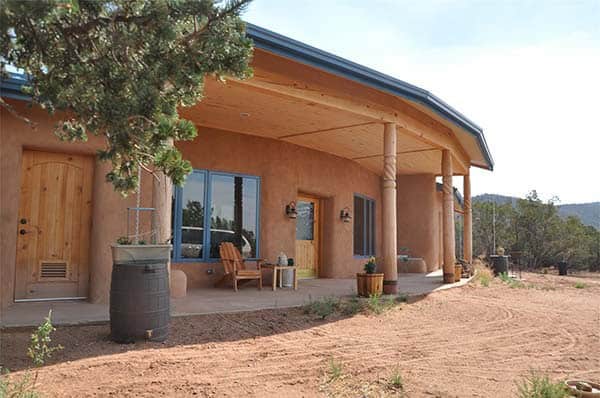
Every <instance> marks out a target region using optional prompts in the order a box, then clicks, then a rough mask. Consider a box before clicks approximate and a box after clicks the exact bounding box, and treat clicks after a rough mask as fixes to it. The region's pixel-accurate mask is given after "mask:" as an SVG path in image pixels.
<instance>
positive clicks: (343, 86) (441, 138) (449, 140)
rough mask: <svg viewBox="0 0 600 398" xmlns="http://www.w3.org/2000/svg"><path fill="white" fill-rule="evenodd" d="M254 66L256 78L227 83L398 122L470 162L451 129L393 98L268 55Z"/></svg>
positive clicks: (257, 56) (400, 128)
mask: <svg viewBox="0 0 600 398" xmlns="http://www.w3.org/2000/svg"><path fill="white" fill-rule="evenodd" d="M253 66H254V77H253V78H251V79H248V80H243V81H240V80H228V82H230V83H232V84H239V85H244V86H246V87H248V88H250V89H254V90H259V91H263V92H270V93H272V94H274V95H279V96H283V97H293V98H297V99H302V100H304V101H308V102H310V103H314V104H320V105H324V106H328V107H330V108H335V109H339V110H343V111H346V112H351V113H354V114H356V115H360V116H362V117H365V118H369V119H371V120H373V121H378V122H383V123H395V124H396V126H397V129H398V133H406V134H409V135H411V136H413V137H416V138H417V139H419V140H420V141H421V142H424V143H427V144H429V145H432V146H435V147H437V148H440V149H449V150H451V151H452V152H453V153H455V154H456V156H458V157H460V160H461V162H463V163H466V164H469V162H470V160H469V157H468V155H467V154H466V151H465V150H464V148H463V147H462V146H461V145H460V144H459V143H458V141H457V140H456V137H455V136H454V134H453V132H452V130H451V129H449V128H448V127H447V126H444V125H443V124H442V123H439V122H437V121H435V120H433V119H431V118H429V117H428V116H427V115H426V114H424V113H423V112H421V111H419V110H417V109H416V108H414V107H410V105H408V104H407V103H406V102H404V101H401V100H400V99H398V98H396V97H394V96H392V95H389V94H385V93H382V92H379V91H377V90H374V89H371V88H369V87H365V86H363V85H360V84H358V83H355V82H349V81H348V80H346V79H342V78H339V77H337V76H334V75H331V74H327V73H325V72H323V71H320V70H318V69H316V68H311V67H309V66H306V65H301V64H297V63H294V62H293V61H289V60H285V59H284V58H280V57H276V56H273V55H265V53H260V52H257V53H256V54H255V60H254V62H253ZM336 86H339V88H337V87H336ZM420 118H421V120H420ZM422 119H426V120H422Z"/></svg>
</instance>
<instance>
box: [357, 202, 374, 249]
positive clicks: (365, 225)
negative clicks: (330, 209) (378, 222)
mask: <svg viewBox="0 0 600 398" xmlns="http://www.w3.org/2000/svg"><path fill="white" fill-rule="evenodd" d="M353 220H354V255H355V256H374V255H375V201H374V200H373V199H369V198H367V197H365V196H362V195H358V194H355V195H354V217H353Z"/></svg>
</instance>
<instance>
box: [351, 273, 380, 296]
mask: <svg viewBox="0 0 600 398" xmlns="http://www.w3.org/2000/svg"><path fill="white" fill-rule="evenodd" d="M356 288H357V291H358V295H359V296H362V297H369V296H371V295H373V294H377V295H381V293H383V274H365V273H364V272H362V273H358V274H356Z"/></svg>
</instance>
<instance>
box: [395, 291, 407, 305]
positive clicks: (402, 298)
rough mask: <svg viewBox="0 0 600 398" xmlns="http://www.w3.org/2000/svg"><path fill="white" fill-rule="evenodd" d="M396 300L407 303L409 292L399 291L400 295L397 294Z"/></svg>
mask: <svg viewBox="0 0 600 398" xmlns="http://www.w3.org/2000/svg"><path fill="white" fill-rule="evenodd" d="M396 301H397V302H399V303H407V302H408V294H406V293H398V296H396Z"/></svg>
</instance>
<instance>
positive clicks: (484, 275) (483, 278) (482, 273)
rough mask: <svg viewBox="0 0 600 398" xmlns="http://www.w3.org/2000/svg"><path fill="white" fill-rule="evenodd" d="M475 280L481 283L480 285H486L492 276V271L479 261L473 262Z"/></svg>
mask: <svg viewBox="0 0 600 398" xmlns="http://www.w3.org/2000/svg"><path fill="white" fill-rule="evenodd" d="M474 268H475V280H476V281H479V283H481V286H484V287H488V286H489V285H490V282H491V281H492V279H493V278H494V272H493V271H492V270H491V269H490V268H489V267H488V266H486V265H485V264H484V263H482V262H481V261H477V262H475V263H474Z"/></svg>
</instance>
